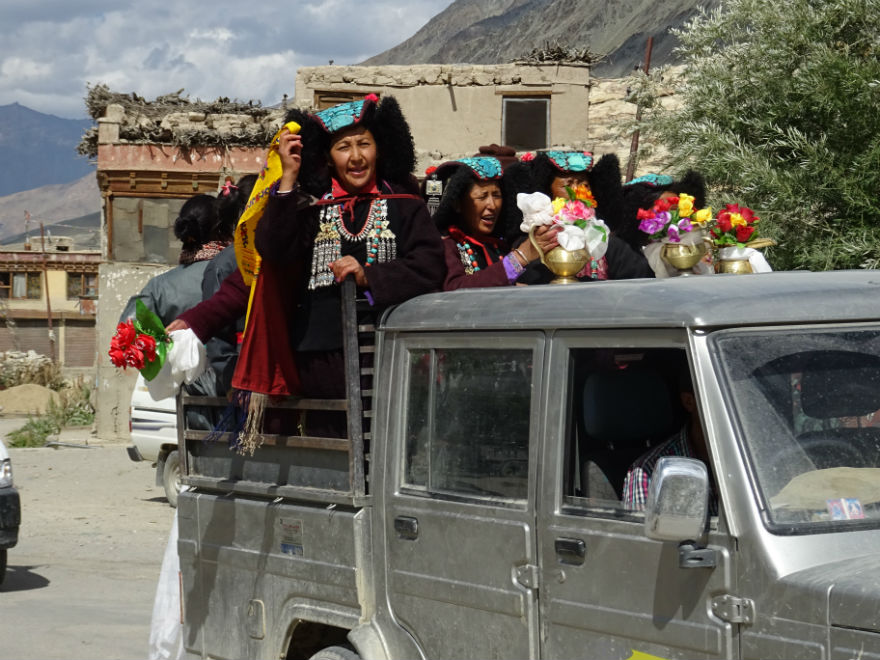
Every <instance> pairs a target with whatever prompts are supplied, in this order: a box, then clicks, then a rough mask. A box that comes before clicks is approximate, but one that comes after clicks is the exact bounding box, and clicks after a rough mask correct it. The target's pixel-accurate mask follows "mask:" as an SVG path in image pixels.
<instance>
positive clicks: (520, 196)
mask: <svg viewBox="0 0 880 660" xmlns="http://www.w3.org/2000/svg"><path fill="white" fill-rule="evenodd" d="M516 205H517V206H518V207H519V210H520V211H522V214H523V220H522V224H521V225H520V226H519V228H520V230H521V231H522V232H523V233H524V234H528V233H529V230H530V229H531V228H532V227H540V226H542V225H549V224H551V223H552V222H553V206H552V204H551V202H550V198H549V197H547V195H545V194H544V193H540V192H535V193H530V194H526V193H517V195H516Z"/></svg>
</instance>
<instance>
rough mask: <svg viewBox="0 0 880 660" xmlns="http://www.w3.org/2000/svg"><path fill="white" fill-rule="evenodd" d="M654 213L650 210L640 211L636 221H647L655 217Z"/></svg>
mask: <svg viewBox="0 0 880 660" xmlns="http://www.w3.org/2000/svg"><path fill="white" fill-rule="evenodd" d="M654 215H655V214H654V211H651V210H648V209H639V210H638V212H637V213H636V220H647V219H649V218H653V217H654Z"/></svg>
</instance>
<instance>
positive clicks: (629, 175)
mask: <svg viewBox="0 0 880 660" xmlns="http://www.w3.org/2000/svg"><path fill="white" fill-rule="evenodd" d="M653 47H654V37H648V45H647V46H646V47H645V66H644V68H643V69H642V70H643V71H644V72H645V75H646V76H647V75H648V69H650V68H651V50H652V49H653ZM641 120H642V106H641V105H638V104H636V122H640V121H641ZM638 153H639V129H638V128H636V131H635V133H633V136H632V142H631V143H630V145H629V161H627V163H626V181H632V180H633V177H634V176H635V173H636V156H637V155H638Z"/></svg>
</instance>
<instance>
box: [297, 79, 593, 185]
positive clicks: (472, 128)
mask: <svg viewBox="0 0 880 660" xmlns="http://www.w3.org/2000/svg"><path fill="white" fill-rule="evenodd" d="M590 84H591V83H590V67H589V65H588V64H581V63H568V64H563V63H548V64H497V65H470V64H423V65H417V66H319V67H302V68H300V69H298V70H297V75H296V94H295V96H294V100H293V101H294V105H295V106H297V107H301V108H312V109H315V110H321V109H324V108H327V107H330V106H332V105H335V104H337V103H343V102H345V101H352V100H356V99H360V98H363V97H364V96H365V95H367V94H369V93H374V94H377V95H378V96H379V97H381V96H383V95H393V96H394V97H395V98H396V99H397V100H398V102H399V103H400V106H401V109H402V110H403V114H404V115H405V116H406V118H407V121H408V122H409V125H410V127H411V129H412V132H413V139H414V141H415V144H416V149H417V155H418V160H419V169H420V171H423V170H424V167H427V166H428V165H431V164H436V163H438V162H440V161H443V160H447V159H450V158H457V157H460V156H463V155H471V154H473V153H475V152H476V150H477V147H479V146H480V145H484V144H493V143H495V144H504V145H507V146H511V147H514V148H515V149H517V150H518V151H529V150H534V149H546V148H547V147H550V146H553V145H568V146H570V147H573V148H578V149H582V148H585V147H586V140H585V138H586V135H587V127H588V124H589V102H590Z"/></svg>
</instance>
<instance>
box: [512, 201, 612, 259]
mask: <svg viewBox="0 0 880 660" xmlns="http://www.w3.org/2000/svg"><path fill="white" fill-rule="evenodd" d="M565 190H566V192H567V193H568V199H566V198H564V197H557V198H556V199H553V200H551V199H550V198H549V197H548V196H547V195H545V194H544V193H540V192H536V193H531V194H526V193H519V194H517V196H516V205H517V206H518V207H519V208H520V210H521V211H522V213H523V220H522V224H521V225H520V229H521V230H522V231H523V232H524V233H529V232H530V231H531V230H532V229H534V228H535V227H540V226H543V225H558V226H560V227H561V228H562V229H561V231H560V232H559V234H558V241H559V245H560V247H562V248H563V249H565V250H568V251H570V252H573V251H575V250H583V249H586V250H587V251H588V252H589V253H590V256H591V257H592V258H593V259H599V258H601V257H604V256H605V251H606V250H607V249H608V235H609V233H610V232H609V230H608V226H607V225H606V224H605V222H604V221H603V220H600V219H599V218H597V217H596V200H595V198H594V197H593V193H592V192H591V191H590V189H589V187H587V186H586V185H583V184H581V185H579V186H578V187H577V188H574V189H572V188H568V187H566V189H565Z"/></svg>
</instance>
